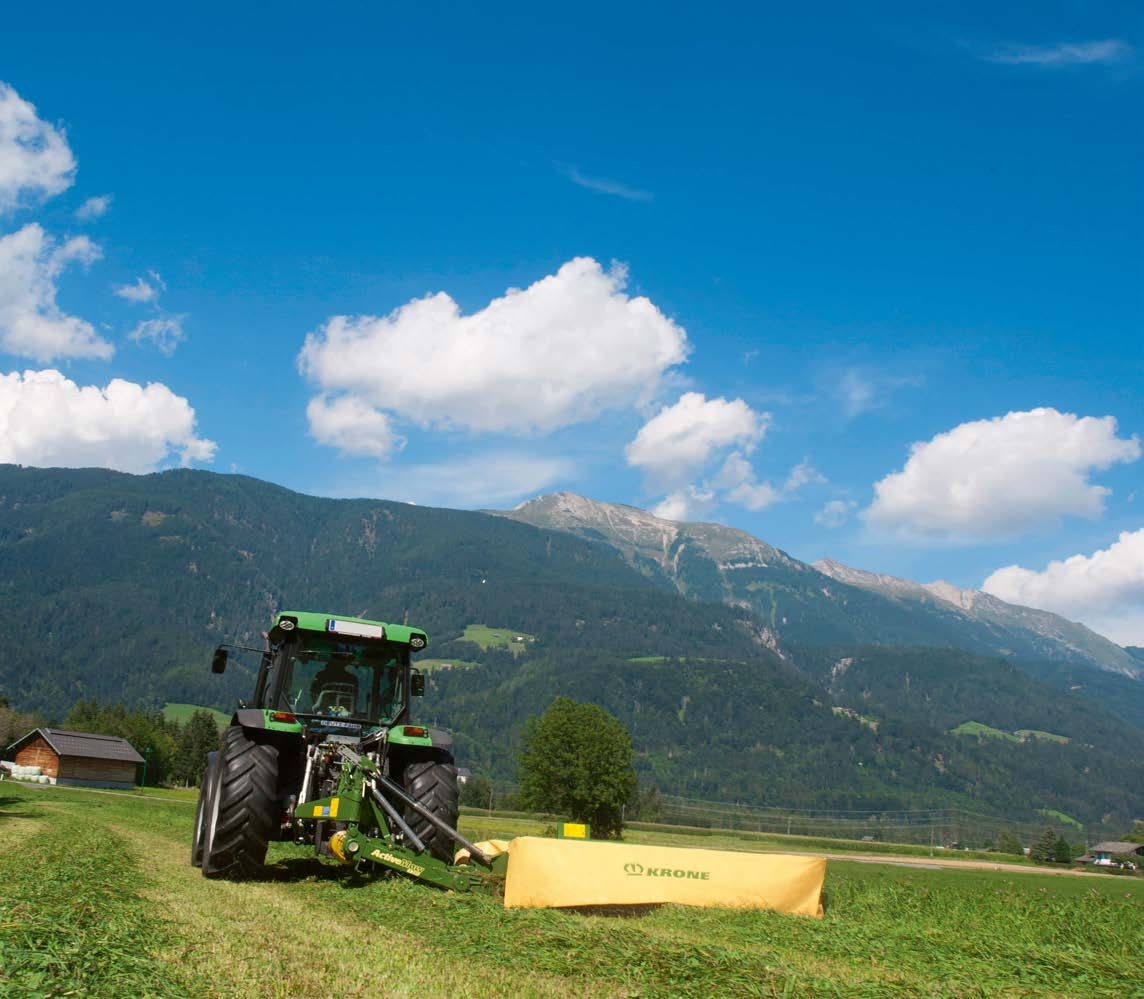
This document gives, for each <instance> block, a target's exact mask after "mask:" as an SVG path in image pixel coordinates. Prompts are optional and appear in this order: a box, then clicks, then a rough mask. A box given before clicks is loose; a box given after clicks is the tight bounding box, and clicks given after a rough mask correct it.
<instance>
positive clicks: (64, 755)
mask: <svg viewBox="0 0 1144 999" xmlns="http://www.w3.org/2000/svg"><path fill="white" fill-rule="evenodd" d="M5 755H6V756H9V757H11V758H12V759H13V760H14V761H15V763H16V765H17V766H21V767H39V768H40V771H41V773H43V774H45V775H47V777H48V778H50V780H51V783H53V784H77V785H81V786H86V787H123V788H130V787H134V786H135V775H136V772H137V769H138V766H139V764H140V763H142V762H143V757H142V756H140V755H139V754H138V753H137V752H136V751H135V750H134V749H133V748H132V746H131V744H130V743H129V742H128V741H127V740H126V739H120V738H119V737H118V736H115V735H96V734H93V733H91V732H66V731H64V730H63V729H58V728H38V729H36V730H35V731H32V732H29V733H28V734H27V735H25V736H24V737H23V738H22V739H17V740H16V741H15V742H14V743H12V745H11V746H9V747H8V749H7V750H6V752H5Z"/></svg>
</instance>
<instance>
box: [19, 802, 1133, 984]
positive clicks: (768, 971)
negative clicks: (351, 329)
mask: <svg viewBox="0 0 1144 999" xmlns="http://www.w3.org/2000/svg"><path fill="white" fill-rule="evenodd" d="M10 789H11V790H10ZM190 821H191V809H190V808H189V807H187V805H186V804H185V802H181V801H179V800H177V799H171V800H162V799H159V798H155V799H152V800H141V799H137V798H134V799H133V798H128V797H117V796H114V795H84V794H79V793H76V792H68V791H62V790H59V789H51V788H40V787H29V788H16V786H15V785H12V784H10V783H5V784H4V785H3V786H2V787H0V995H4V996H14V997H15V996H19V997H21V999H23V997H28V999H33V997H35V999H40V997H44V999H47V997H57V996H109V997H110V996H116V997H119V996H140V997H147V996H173V997H176V996H180V997H181V996H251V997H255V996H258V997H262V996H271V997H294V996H299V997H302V996H305V997H311V996H313V997H323V996H403V995H410V996H412V995H417V996H449V997H464V996H498V995H504V996H508V995H511V996H514V997H528V996H549V995H561V996H567V995H568V994H570V993H572V994H591V995H617V996H641V997H642V996H649V997H650V996H702V995H719V996H770V997H775V996H799V997H801V996H810V997H818V996H838V997H871V999H872V997H883V996H903V995H910V996H913V995H919V996H958V997H978V996H980V997H986V996H1030V997H1031V996H1037V997H1040V996H1093V997H1109V999H1113V997H1115V999H1124V997H1133V996H1135V997H1144V979H1142V977H1141V959H1142V953H1144V904H1142V898H1141V896H1142V895H1144V892H1142V891H1141V884H1142V883H1141V881H1140V880H1138V879H1128V878H1124V879H1117V878H1109V877H1102V876H1093V877H1092V878H1066V877H1058V876H1052V875H1038V874H1031V873H1019V874H1014V873H1011V872H993V871H969V870H964V871H963V870H918V869H911V868H895V867H889V866H885V865H878V864H860V863H850V862H831V863H830V865H829V866H828V869H827V886H826V887H827V892H828V897H829V905H828V909H827V914H826V917H825V918H824V919H822V920H813V919H806V918H803V917H793V916H782V915H778V914H776V913H771V912H763V911H736V910H722V909H693V908H686V907H680V906H663V907H661V908H658V909H652V910H650V911H646V912H643V913H642V914H640V915H638V916H631V917H624V916H601V915H583V914H580V913H571V912H563V911H558V910H505V909H504V908H502V906H501V904H500V903H499V902H498V901H497V900H496V899H494V898H491V897H488V896H485V895H477V894H474V895H469V896H466V895H452V894H446V893H442V892H438V891H435V890H433V889H430V888H427V887H424V886H421V885H417V884H414V883H412V882H409V881H406V880H404V879H400V878H392V879H380V880H375V881H371V882H369V883H366V884H360V885H353V884H351V883H350V882H349V881H348V880H347V879H346V878H345V877H344V876H340V875H339V873H338V872H337V871H336V870H331V869H330V868H328V867H323V866H322V865H320V864H319V863H318V862H317V861H315V860H313V858H312V857H311V856H309V855H308V853H307V852H306V851H304V850H302V849H301V848H297V847H294V846H291V845H289V844H281V845H279V844H275V845H274V846H272V847H271V854H270V858H269V860H270V861H271V867H270V871H269V874H268V877H267V878H266V879H265V880H262V881H259V882H254V883H246V884H230V883H220V882H212V881H206V880H205V879H203V878H202V877H201V876H200V875H199V872H198V871H197V870H195V869H194V868H192V867H191V866H190V864H189V862H188V842H189V827H190ZM513 824H514V823H513V822H512V821H511V820H510V821H508V822H506V823H504V825H505V826H506V828H504V829H498V825H497V819H496V817H495V816H494V817H492V818H485V817H480V818H479V819H478V818H476V817H472V816H470V817H467V818H466V820H465V825H466V830H465V831H466V832H467V833H469V834H470V835H479V836H487V835H490V834H493V833H496V832H498V831H500V832H505V833H512V832H516V831H517V830H516V829H515V828H511V827H512V826H513ZM632 838H633V839H636V840H638V839H640V838H642V837H641V836H640V835H639V834H636V835H633V837H632ZM649 838H650V837H649ZM676 842H677V843H679V845H683V843H681V842H680V841H679V840H678V839H677V840H676ZM709 842H710V840H709V839H706V838H705V837H696V842H695V843H694V844H692V845H697V846H703V845H707V843H709ZM742 845H754V844H742ZM742 845H741V848H742Z"/></svg>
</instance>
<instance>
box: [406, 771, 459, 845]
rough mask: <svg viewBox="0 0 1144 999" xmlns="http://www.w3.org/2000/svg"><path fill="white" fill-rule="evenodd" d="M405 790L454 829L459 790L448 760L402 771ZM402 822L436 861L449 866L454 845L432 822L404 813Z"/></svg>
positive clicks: (407, 810) (411, 811)
mask: <svg viewBox="0 0 1144 999" xmlns="http://www.w3.org/2000/svg"><path fill="white" fill-rule="evenodd" d="M404 784H405V790H406V791H408V792H409V793H410V794H411V795H412V796H413V797H414V798H416V799H417V801H418V802H419V803H420V804H422V805H424V806H425V807H426V808H427V809H429V811H430V812H432V813H433V814H434V815H435V816H436V817H437V818H439V819H440V820H441V821H442V822H444V823H445V824H446V825H449V826H451V827H452V828H454V829H456V828H457V817H458V816H459V815H460V789H459V788H458V786H457V768H456V766H454V765H453V760H452V757H449V756H444V755H442V757H441V758H438V759H433V760H417V761H416V762H414V763H410V764H408V765H407V766H406V768H405V779H404ZM405 821H406V822H408V823H409V827H410V828H411V829H412V830H413V831H414V832H415V833H417V836H418V838H419V839H420V840H421V842H422V843H424V844H425V848H426V849H427V850H428V851H429V853H430V854H432V855H433V856H434V857H436V858H437V859H438V860H443V861H445V862H446V863H447V864H451V863H452V862H453V854H454V852H455V850H456V844H455V843H454V842H453V841H452V840H451V839H450V838H449V837H448V836H446V835H445V834H444V833H443V832H441V830H440V829H438V828H437V827H436V826H435V825H433V823H432V822H430V821H429V820H428V819H426V818H424V817H423V816H421V815H418V814H417V813H416V812H415V811H413V809H412V808H409V809H406V811H405Z"/></svg>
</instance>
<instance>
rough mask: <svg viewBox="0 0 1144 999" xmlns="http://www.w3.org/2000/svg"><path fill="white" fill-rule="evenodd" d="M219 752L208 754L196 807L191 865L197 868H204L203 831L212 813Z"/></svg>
mask: <svg viewBox="0 0 1144 999" xmlns="http://www.w3.org/2000/svg"><path fill="white" fill-rule="evenodd" d="M217 764H218V752H217V751H215V752H213V753H207V765H206V769H204V770H203V779H202V783H200V784H199V801H198V804H197V805H196V806H195V830H194V832H193V833H192V834H191V863H192V864H193V865H194V866H195V867H202V866H203V841H204V840H205V838H206V837H205V836H204V835H203V830H204V828H205V827H206V822H207V815H208V814H209V812H210V798H211V794H212V793H213V788H214V784H215V782H216V779H217V774H218V766H217Z"/></svg>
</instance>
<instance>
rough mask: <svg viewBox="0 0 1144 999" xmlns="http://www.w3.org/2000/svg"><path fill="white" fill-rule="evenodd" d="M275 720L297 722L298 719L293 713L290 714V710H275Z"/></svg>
mask: <svg viewBox="0 0 1144 999" xmlns="http://www.w3.org/2000/svg"><path fill="white" fill-rule="evenodd" d="M274 720H275V721H276V722H295V721H297V720H298V719H297V718H295V717H294V716H293V715H292V714H290V712H289V711H275V712H274Z"/></svg>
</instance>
